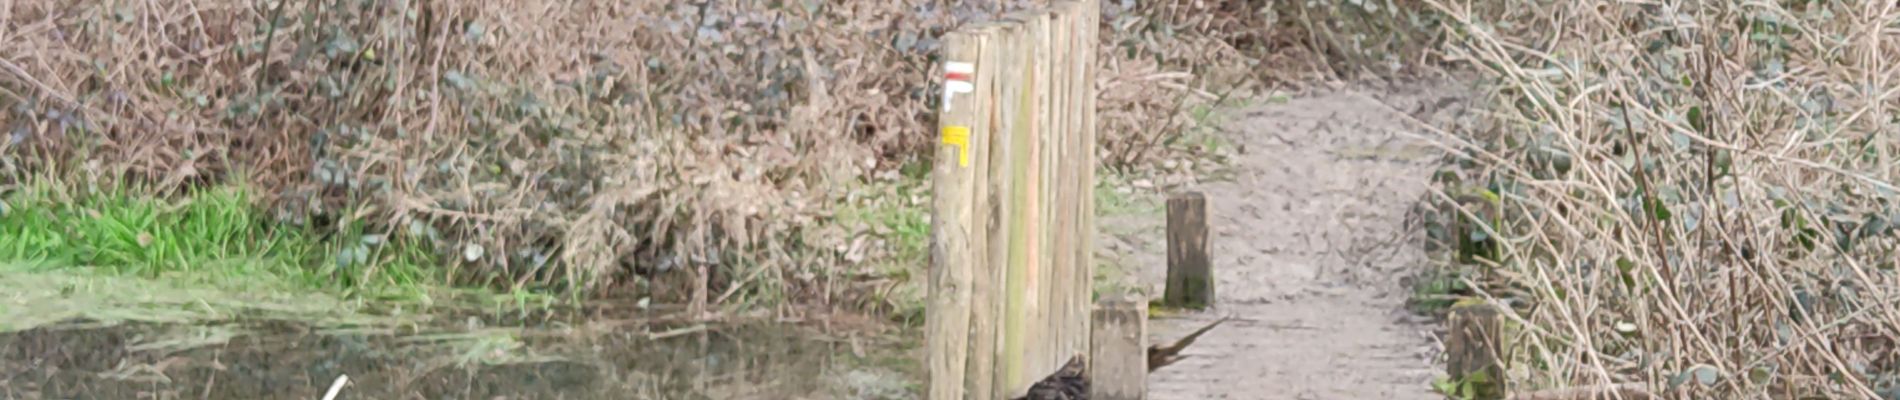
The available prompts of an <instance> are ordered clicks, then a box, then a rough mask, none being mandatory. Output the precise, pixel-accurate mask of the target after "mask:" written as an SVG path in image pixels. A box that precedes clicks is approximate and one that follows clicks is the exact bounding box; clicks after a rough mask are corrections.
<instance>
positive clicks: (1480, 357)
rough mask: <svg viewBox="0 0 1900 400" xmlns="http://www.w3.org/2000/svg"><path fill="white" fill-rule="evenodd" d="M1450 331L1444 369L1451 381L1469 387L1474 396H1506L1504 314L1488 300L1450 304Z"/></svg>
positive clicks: (1481, 399) (1494, 399)
mask: <svg viewBox="0 0 1900 400" xmlns="http://www.w3.org/2000/svg"><path fill="white" fill-rule="evenodd" d="M1450 319H1451V321H1450V322H1451V332H1450V333H1449V335H1447V336H1446V338H1445V358H1446V361H1445V369H1446V370H1447V371H1446V372H1449V373H1450V375H1451V381H1452V382H1456V383H1459V384H1460V385H1461V386H1463V387H1468V388H1470V389H1471V390H1472V391H1473V393H1469V394H1470V395H1471V397H1468V398H1471V399H1475V400H1500V399H1503V398H1504V363H1503V362H1502V359H1501V358H1499V355H1500V354H1502V351H1501V350H1502V349H1503V343H1504V330H1503V328H1504V317H1503V315H1502V314H1501V313H1500V311H1499V310H1498V308H1497V307H1496V306H1493V305H1490V304H1486V303H1470V304H1459V305H1456V306H1452V308H1451V318H1450Z"/></svg>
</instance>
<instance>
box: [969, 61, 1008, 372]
mask: <svg viewBox="0 0 1900 400" xmlns="http://www.w3.org/2000/svg"><path fill="white" fill-rule="evenodd" d="M984 32H986V33H987V34H988V36H989V37H990V38H991V40H990V41H989V42H987V43H986V44H987V45H988V46H987V47H986V48H985V49H984V52H983V58H982V60H981V61H978V62H977V65H978V66H979V68H978V69H977V76H978V78H977V81H978V88H977V91H978V92H979V93H983V94H984V95H983V99H984V101H985V103H984V106H983V110H982V112H983V114H984V120H983V121H982V122H980V124H982V125H984V126H986V127H988V133H989V134H990V136H991V137H992V138H994V139H993V140H991V141H990V143H989V153H988V154H987V157H986V160H985V162H984V163H985V171H984V172H985V174H984V176H983V185H984V186H986V188H985V189H984V191H983V192H984V193H983V197H981V198H980V203H979V204H978V206H979V207H981V208H979V212H981V213H983V218H985V219H986V221H984V224H983V232H984V235H985V236H984V238H985V239H986V240H987V241H988V243H986V244H985V245H984V248H983V251H984V254H983V262H982V263H981V264H980V265H979V268H977V269H976V274H975V279H974V282H975V283H974V286H975V288H974V290H972V291H971V297H970V304H971V308H970V359H969V363H970V364H969V368H968V369H967V371H968V375H967V377H966V378H965V380H966V382H968V384H966V385H965V388H966V393H967V394H966V398H967V399H975V400H987V399H992V398H996V396H997V394H998V392H999V389H997V388H996V385H997V380H996V376H997V374H996V364H997V360H998V356H997V353H998V352H999V351H1001V348H1000V347H999V343H1000V342H1001V337H1002V333H1003V331H1002V324H1003V318H1002V312H1003V305H1004V304H1003V303H1004V301H1005V299H1006V297H1005V296H1006V294H1007V293H1006V292H1005V291H1004V290H1003V289H1004V282H1005V279H1004V278H1005V274H1006V273H1007V272H1008V265H1009V247H1010V238H1009V221H1010V216H1011V215H1012V214H1011V210H1012V207H1010V200H1011V199H1012V197H1011V188H1010V179H1011V177H1012V176H1013V174H1011V173H1010V171H1011V170H1010V169H1009V168H1010V162H1011V160H1012V159H1013V158H1014V156H1013V154H1014V153H1013V152H1012V149H1013V148H1014V146H1012V143H1011V140H1010V136H1009V132H1010V127H1011V126H1014V125H1013V124H1011V122H1013V121H1012V120H1011V117H1010V116H1009V114H1008V113H1006V112H1005V111H1006V110H1008V108H1007V106H1006V105H1005V104H1007V103H1006V100H1007V98H1008V97H1010V96H1009V93H1010V92H1009V91H1008V88H1009V86H1008V85H1010V84H1011V83H1012V82H1014V79H1013V78H1011V77H1012V76H1014V73H1015V72H1014V71H1015V70H1016V69H1015V68H1013V67H1012V66H1013V65H1015V64H1014V62H1015V56H1014V53H1013V52H1012V51H1010V49H1012V48H1013V44H1012V43H1013V41H1014V40H1016V39H1015V38H1017V37H1019V36H1018V35H1019V33H1020V32H1021V28H1020V27H1017V26H1015V25H1008V24H1001V25H991V26H988V27H986V28H985V29H984Z"/></svg>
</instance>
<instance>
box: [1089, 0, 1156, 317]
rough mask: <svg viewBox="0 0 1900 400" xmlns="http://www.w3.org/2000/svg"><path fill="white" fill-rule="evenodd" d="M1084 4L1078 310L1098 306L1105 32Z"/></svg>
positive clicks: (1093, 0)
mask: <svg viewBox="0 0 1900 400" xmlns="http://www.w3.org/2000/svg"><path fill="white" fill-rule="evenodd" d="M1080 3H1081V5H1079V6H1077V7H1078V8H1080V11H1079V14H1078V15H1080V16H1081V18H1080V20H1079V21H1076V25H1077V28H1078V33H1077V36H1079V37H1080V39H1079V40H1080V43H1081V45H1079V46H1077V47H1076V48H1075V49H1073V50H1072V51H1073V52H1074V53H1075V54H1076V56H1077V59H1078V61H1077V63H1078V64H1080V65H1081V69H1080V70H1079V71H1076V72H1075V75H1076V76H1075V79H1076V80H1077V82H1076V85H1075V87H1074V88H1073V89H1074V90H1075V91H1076V96H1077V97H1076V98H1077V100H1079V101H1077V104H1076V108H1077V110H1076V113H1077V114H1078V115H1081V116H1082V119H1081V121H1079V123H1078V126H1077V127H1076V129H1077V131H1078V132H1077V134H1078V135H1079V136H1078V137H1077V142H1078V143H1077V147H1078V152H1077V153H1076V162H1077V163H1079V164H1080V166H1079V167H1078V168H1079V169H1080V171H1077V173H1078V174H1080V176H1081V177H1080V178H1079V179H1078V181H1079V182H1077V184H1076V186H1077V187H1076V190H1077V191H1078V193H1081V196H1082V198H1081V200H1079V201H1077V203H1078V204H1077V208H1079V212H1080V213H1081V219H1080V221H1078V222H1077V229H1080V232H1078V233H1077V234H1078V235H1079V236H1080V238H1081V244H1080V245H1078V246H1076V250H1075V251H1076V259H1077V266H1078V268H1077V269H1076V276H1075V278H1074V279H1075V281H1076V285H1077V287H1078V288H1080V290H1081V291H1082V292H1081V293H1079V294H1076V299H1075V301H1076V302H1078V303H1079V304H1077V307H1078V308H1081V309H1088V308H1089V307H1091V306H1092V305H1093V304H1094V303H1095V301H1094V300H1095V296H1094V294H1095V234H1096V232H1095V168H1096V157H1095V148H1096V146H1095V53H1096V47H1097V46H1098V44H1097V42H1096V35H1097V34H1098V33H1099V31H1100V29H1101V28H1100V26H1101V15H1102V9H1101V5H1100V3H1099V2H1098V1H1097V0H1082V1H1081V2H1080ZM1143 308H1146V307H1143ZM1091 317H1092V315H1091V313H1089V312H1087V311H1083V312H1078V313H1077V314H1076V316H1075V319H1076V321H1077V322H1076V334H1077V335H1090V334H1091V332H1092V330H1091V329H1090V327H1091V326H1092V325H1093V323H1092V322H1091V321H1090V319H1091ZM1077 346H1078V347H1080V350H1082V351H1087V350H1088V348H1089V343H1088V340H1083V341H1082V342H1081V343H1077Z"/></svg>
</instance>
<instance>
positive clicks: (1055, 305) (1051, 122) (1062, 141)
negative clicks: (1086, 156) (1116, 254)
mask: <svg viewBox="0 0 1900 400" xmlns="http://www.w3.org/2000/svg"><path fill="white" fill-rule="evenodd" d="M1064 6H1066V4H1054V9H1053V13H1051V15H1049V57H1047V59H1045V61H1047V64H1043V70H1047V74H1049V83H1047V85H1045V89H1047V97H1049V112H1047V114H1049V118H1047V127H1049V131H1045V136H1047V140H1049V159H1051V163H1049V169H1047V173H1045V176H1047V182H1049V193H1051V195H1049V201H1047V203H1049V207H1047V209H1049V216H1047V222H1049V229H1047V237H1049V254H1047V256H1043V260H1047V262H1049V267H1045V277H1047V281H1045V282H1047V284H1045V286H1047V288H1049V290H1047V292H1045V294H1043V303H1045V305H1047V307H1043V309H1045V315H1043V320H1041V324H1043V336H1045V339H1043V345H1045V347H1049V351H1045V353H1043V360H1041V362H1039V364H1041V366H1039V368H1051V366H1054V368H1060V366H1062V364H1064V362H1068V358H1072V356H1073V355H1075V353H1072V349H1070V347H1068V345H1070V334H1068V313H1070V303H1068V296H1070V290H1073V288H1072V286H1070V277H1072V273H1070V262H1072V258H1073V256H1075V250H1073V246H1075V245H1073V237H1075V235H1070V233H1072V231H1073V226H1072V224H1073V222H1075V212H1072V210H1073V209H1072V207H1070V201H1073V199H1075V191H1072V190H1070V188H1068V186H1070V182H1072V180H1073V178H1072V176H1070V173H1068V171H1072V167H1073V161H1070V159H1068V154H1070V135H1068V125H1070V123H1068V121H1070V118H1072V116H1070V112H1068V102H1070V99H1068V93H1066V91H1064V89H1068V78H1070V70H1068V68H1070V64H1068V59H1070V53H1068V36H1070V27H1068V21H1072V19H1073V17H1072V15H1070V13H1068V9H1064Z"/></svg>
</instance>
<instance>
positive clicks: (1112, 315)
mask: <svg viewBox="0 0 1900 400" xmlns="http://www.w3.org/2000/svg"><path fill="white" fill-rule="evenodd" d="M1089 323H1090V325H1091V326H1093V327H1094V328H1095V330H1094V331H1092V332H1090V333H1089V367H1088V381H1089V399H1092V400H1146V399H1147V398H1148V304H1147V302H1146V301H1142V300H1140V298H1138V297H1135V298H1116V299H1109V300H1104V301H1102V302H1101V303H1099V304H1097V305H1096V306H1095V312H1094V313H1093V314H1092V315H1091V316H1090V321H1089Z"/></svg>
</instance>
